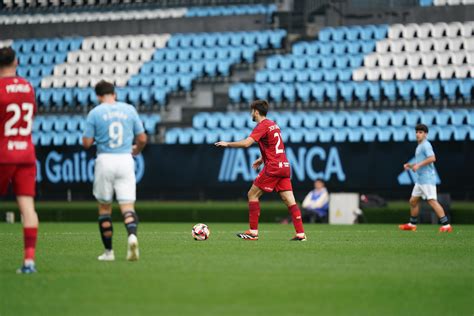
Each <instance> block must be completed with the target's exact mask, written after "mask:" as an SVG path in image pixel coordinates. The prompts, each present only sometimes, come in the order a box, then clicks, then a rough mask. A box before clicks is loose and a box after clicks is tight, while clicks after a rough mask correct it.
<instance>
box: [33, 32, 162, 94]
mask: <svg viewBox="0 0 474 316" xmlns="http://www.w3.org/2000/svg"><path fill="white" fill-rule="evenodd" d="M170 37H171V35H170V34H151V35H133V36H112V37H111V36H103V37H86V38H84V40H83V42H82V47H81V50H78V51H73V52H69V53H68V56H67V60H66V63H63V64H60V65H56V66H55V67H54V70H53V75H52V76H49V77H45V78H43V80H42V81H41V87H42V88H59V87H66V88H73V87H79V88H86V87H93V86H94V85H95V84H96V83H97V82H99V81H100V80H107V81H110V82H113V83H114V84H115V85H116V86H117V87H124V86H126V85H127V82H128V80H129V79H130V78H131V77H132V76H133V75H136V74H138V73H139V71H140V68H141V67H142V66H143V64H145V63H146V62H148V61H150V60H151V59H152V57H153V53H154V52H155V51H156V50H157V49H160V48H163V47H166V43H167V42H168V40H169V38H170Z"/></svg>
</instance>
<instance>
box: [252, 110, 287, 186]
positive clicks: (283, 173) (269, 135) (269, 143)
mask: <svg viewBox="0 0 474 316" xmlns="http://www.w3.org/2000/svg"><path fill="white" fill-rule="evenodd" d="M250 137H252V138H253V139H254V140H255V141H256V142H258V146H259V147H260V152H261V154H262V159H263V163H264V164H265V169H266V173H267V174H268V175H270V176H277V177H289V176H290V164H289V163H288V159H287V158H286V154H285V145H284V144H283V139H282V138H281V131H280V127H279V126H278V125H277V124H276V123H275V122H273V121H271V120H269V119H264V120H263V121H261V122H260V123H258V124H257V126H255V128H254V129H253V131H252V133H251V134H250Z"/></svg>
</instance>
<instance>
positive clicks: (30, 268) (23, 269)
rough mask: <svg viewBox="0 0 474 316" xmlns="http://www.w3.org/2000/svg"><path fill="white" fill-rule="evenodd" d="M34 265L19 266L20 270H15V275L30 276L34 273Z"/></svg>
mask: <svg viewBox="0 0 474 316" xmlns="http://www.w3.org/2000/svg"><path fill="white" fill-rule="evenodd" d="M36 272H37V271H36V267H35V263H34V262H32V263H25V264H23V265H22V266H21V268H20V269H18V270H16V273H17V274H32V273H36Z"/></svg>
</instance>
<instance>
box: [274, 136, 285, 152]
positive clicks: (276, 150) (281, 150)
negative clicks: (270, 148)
mask: <svg viewBox="0 0 474 316" xmlns="http://www.w3.org/2000/svg"><path fill="white" fill-rule="evenodd" d="M273 137H277V138H278V140H277V143H276V145H275V152H276V154H277V155H278V154H283V153H284V152H285V151H284V150H283V149H282V148H279V147H280V145H281V136H280V133H275V134H273Z"/></svg>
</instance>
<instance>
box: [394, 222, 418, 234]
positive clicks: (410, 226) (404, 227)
mask: <svg viewBox="0 0 474 316" xmlns="http://www.w3.org/2000/svg"><path fill="white" fill-rule="evenodd" d="M398 228H400V229H401V230H411V231H413V232H414V231H416V225H413V224H410V223H408V224H402V225H398Z"/></svg>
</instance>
